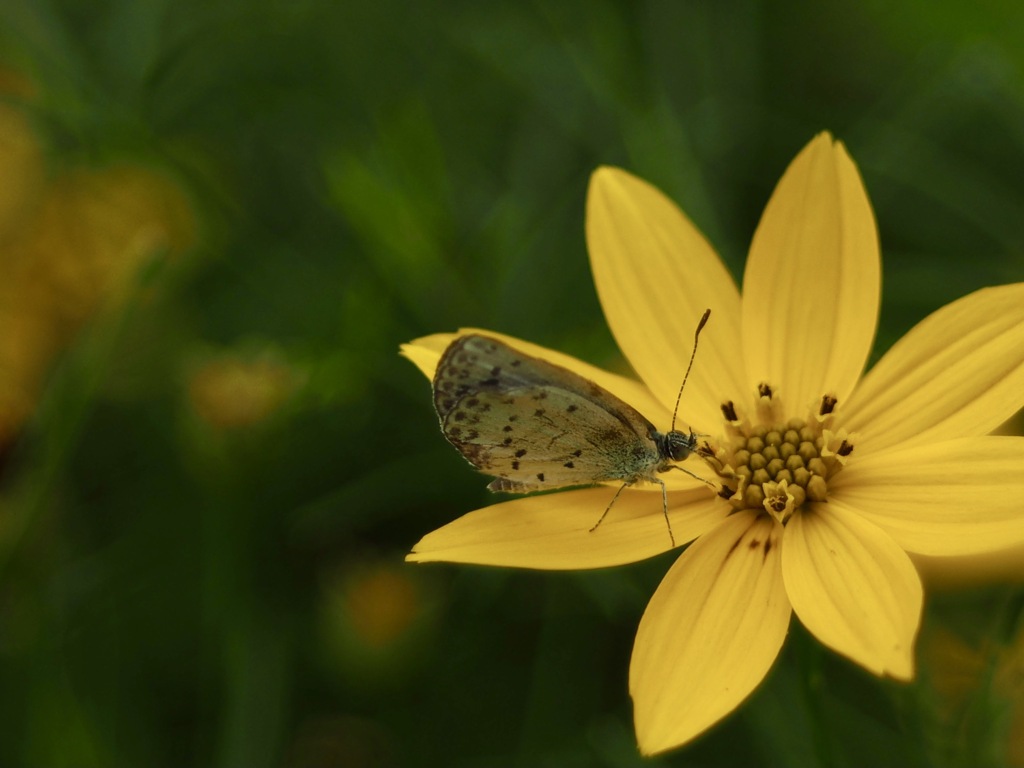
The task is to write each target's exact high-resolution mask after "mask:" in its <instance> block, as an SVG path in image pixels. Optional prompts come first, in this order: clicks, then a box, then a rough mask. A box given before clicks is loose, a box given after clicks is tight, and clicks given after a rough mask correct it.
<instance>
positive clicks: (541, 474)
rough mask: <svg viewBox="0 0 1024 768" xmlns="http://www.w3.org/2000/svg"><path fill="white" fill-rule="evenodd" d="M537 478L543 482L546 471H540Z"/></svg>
mask: <svg viewBox="0 0 1024 768" xmlns="http://www.w3.org/2000/svg"><path fill="white" fill-rule="evenodd" d="M537 479H538V480H540V481H541V482H542V483H543V482H544V473H543V472H538V473H537Z"/></svg>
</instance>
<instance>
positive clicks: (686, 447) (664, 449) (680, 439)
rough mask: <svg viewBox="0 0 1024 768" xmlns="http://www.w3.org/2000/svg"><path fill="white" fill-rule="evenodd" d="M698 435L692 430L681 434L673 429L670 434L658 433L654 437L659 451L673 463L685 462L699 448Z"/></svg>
mask: <svg viewBox="0 0 1024 768" xmlns="http://www.w3.org/2000/svg"><path fill="white" fill-rule="evenodd" d="M697 437H698V435H697V434H696V433H695V432H694V431H693V430H692V429H691V430H690V431H689V432H680V431H679V430H678V429H673V430H671V431H669V432H665V433H661V432H657V433H655V435H654V439H655V442H656V443H657V444H658V451H659V452H660V453H661V455H662V456H664V457H665V458H666V459H671V460H672V461H683V460H684V459H686V458H687V457H688V456H689V455H690V453H692V452H693V450H694V449H695V448H696V447H697Z"/></svg>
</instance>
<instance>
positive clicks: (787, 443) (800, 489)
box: [698, 384, 853, 524]
mask: <svg viewBox="0 0 1024 768" xmlns="http://www.w3.org/2000/svg"><path fill="white" fill-rule="evenodd" d="M836 404H837V402H836V399H835V398H834V397H832V396H831V395H824V396H822V398H821V402H820V403H819V404H818V406H817V407H815V408H811V409H809V410H808V416H807V418H803V419H802V418H786V413H785V409H784V407H783V404H782V401H781V399H780V398H779V397H778V395H776V394H775V393H774V392H773V391H772V388H771V387H770V386H769V385H767V384H761V385H760V386H759V387H758V393H757V396H756V398H755V400H754V409H753V414H752V417H747V416H746V415H745V414H743V413H742V412H740V411H739V410H738V409H737V408H736V406H735V404H734V403H733V402H732V401H729V402H726V403H723V404H722V413H723V414H724V416H725V422H726V423H725V435H724V437H723V438H722V440H721V441H719V443H718V444H712V443H710V442H705V443H704V444H703V445H702V446H701V447H700V448H699V449H698V453H699V454H700V456H701V457H702V458H703V459H704V460H705V461H706V462H707V463H708V465H709V466H710V467H711V468H712V469H713V470H714V471H715V473H716V474H717V475H718V477H719V478H720V480H721V483H722V490H721V491H720V492H719V495H721V496H722V498H724V499H726V500H727V501H728V502H729V503H730V504H731V505H732V506H733V507H734V508H735V509H736V510H741V509H757V510H764V511H766V512H767V513H768V514H770V515H772V516H773V517H774V518H775V519H776V520H778V521H779V522H780V523H783V524H785V523H786V521H787V520H789V518H790V517H792V515H793V513H794V512H796V510H798V509H799V508H800V506H801V505H802V504H803V503H804V502H805V501H808V500H809V501H827V500H828V483H829V480H830V479H831V478H833V477H835V475H836V473H838V472H839V471H840V470H841V469H842V468H843V465H844V464H845V463H846V457H847V456H849V455H850V453H851V452H852V451H853V443H852V442H850V440H849V438H848V437H847V435H846V431H845V430H839V431H833V429H832V422H833V421H834V411H835V408H836Z"/></svg>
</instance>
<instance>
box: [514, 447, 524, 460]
mask: <svg viewBox="0 0 1024 768" xmlns="http://www.w3.org/2000/svg"><path fill="white" fill-rule="evenodd" d="M525 455H526V449H525V448H520V449H519V450H518V451H516V458H517V459H521V458H523V456H525Z"/></svg>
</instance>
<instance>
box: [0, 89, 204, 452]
mask: <svg viewBox="0 0 1024 768" xmlns="http://www.w3.org/2000/svg"><path fill="white" fill-rule="evenodd" d="M4 74H5V73H0V91H3V90H5V88H6V87H7V86H8V85H10V86H11V87H12V88H13V87H15V86H17V87H18V89H19V92H20V91H26V90H30V89H28V87H27V86H24V85H23V84H21V81H18V80H17V79H14V80H11V78H10V77H3V76H2V75H4ZM8 80H10V83H9V82H8ZM44 157H45V151H44V144H43V142H42V141H41V140H40V138H39V136H38V135H37V134H36V132H35V131H34V129H33V127H32V125H31V121H30V120H29V118H28V115H27V113H26V111H25V110H23V109H19V108H18V107H16V106H15V105H14V104H13V103H0V176H2V178H3V179H4V186H3V189H2V190H0V324H2V327H3V329H4V333H3V336H2V337H0V447H2V446H5V445H7V444H8V443H9V442H10V441H11V440H12V439H14V437H15V436H16V435H17V434H18V432H19V430H20V429H21V427H22V426H23V425H24V423H25V422H26V421H27V420H28V419H29V418H30V416H31V414H32V413H33V411H34V410H35V406H36V402H37V401H38V399H39V396H40V393H41V392H42V390H43V387H44V386H45V379H46V375H47V373H48V371H49V369H50V366H51V364H52V362H53V360H54V359H55V357H56V356H57V355H58V354H59V352H60V350H61V349H62V348H63V347H64V346H65V345H66V344H68V343H69V342H70V340H71V339H72V338H73V336H74V334H75V333H76V332H77V331H78V330H79V329H80V328H81V327H82V326H83V325H84V324H85V323H86V322H87V321H88V320H89V319H90V318H91V317H92V316H93V315H94V314H95V313H96V312H98V311H100V310H102V309H103V308H104V307H112V306H118V305H119V304H120V303H121V302H123V301H124V299H125V298H126V297H127V296H128V295H129V293H130V292H131V291H132V289H134V288H135V286H136V284H137V280H138V276H139V272H140V270H141V269H142V267H144V266H145V264H146V263H147V261H148V260H149V259H152V258H154V257H159V256H163V255H175V254H177V253H180V252H182V251H184V250H186V249H187V248H189V247H191V246H192V245H194V244H195V240H196V237H197V233H196V221H195V217H194V215H193V211H192V208H191V206H190V204H189V201H188V198H187V197H186V195H185V193H184V191H183V189H182V188H181V187H180V186H179V185H178V184H177V183H176V182H174V181H173V180H172V179H171V178H170V177H169V176H166V175H164V174H163V173H161V172H158V171H156V170H155V169H151V168H145V167H141V166H133V165H122V166H112V167H107V168H99V169H85V168H72V169H69V170H66V171H65V172H63V173H62V174H60V175H58V176H57V177H56V178H54V179H52V180H48V179H47V178H46V173H45V162H44Z"/></svg>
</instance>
